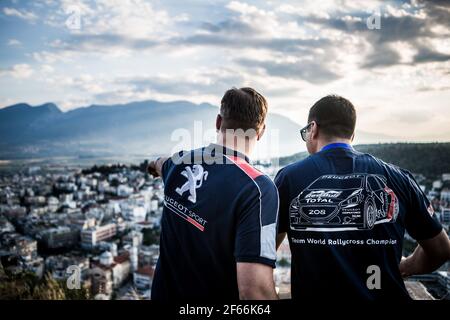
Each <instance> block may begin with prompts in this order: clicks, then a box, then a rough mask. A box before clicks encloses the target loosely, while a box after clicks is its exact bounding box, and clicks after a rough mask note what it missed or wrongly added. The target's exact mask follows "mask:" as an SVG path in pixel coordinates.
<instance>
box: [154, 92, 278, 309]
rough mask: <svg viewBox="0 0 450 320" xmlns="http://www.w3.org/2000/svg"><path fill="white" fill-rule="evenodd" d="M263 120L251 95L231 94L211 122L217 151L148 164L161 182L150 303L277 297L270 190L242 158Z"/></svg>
mask: <svg viewBox="0 0 450 320" xmlns="http://www.w3.org/2000/svg"><path fill="white" fill-rule="evenodd" d="M266 114H267V102H266V100H265V99H264V97H263V96H262V95H261V94H259V93H258V92H256V91H255V90H254V89H252V88H241V89H236V88H233V89H230V90H228V91H227V92H226V93H225V95H224V97H223V98H222V102H221V108H220V114H219V115H218V116H217V119H216V129H217V132H218V134H217V143H216V144H210V145H209V146H207V147H204V148H201V149H198V150H192V151H189V152H180V153H178V154H175V155H174V156H172V157H171V158H160V159H158V160H157V161H155V162H151V163H150V165H149V172H150V173H152V174H153V175H159V176H161V177H162V179H163V182H164V209H163V215H162V220H161V239H160V256H159V260H158V264H157V266H156V271H155V277H154V279H153V286H152V299H153V300H160V301H177V300H185V301H186V300H193V301H199V300H201V301H211V300H212V301H218V300H220V301H228V300H236V299H239V298H240V299H252V300H256V299H277V298H278V297H277V294H276V292H275V286H274V280H273V268H274V267H275V260H276V243H275V241H276V225H277V215H278V194H277V189H276V187H275V185H274V183H273V182H272V181H271V180H270V178H269V177H267V176H266V175H264V174H262V173H261V172H259V171H258V170H256V169H255V168H253V167H252V166H251V165H250V164H249V159H248V156H249V155H250V154H251V152H252V150H253V148H254V146H255V144H256V142H257V141H258V140H259V139H260V138H261V136H262V135H263V133H264V129H265V124H264V121H265V117H266Z"/></svg>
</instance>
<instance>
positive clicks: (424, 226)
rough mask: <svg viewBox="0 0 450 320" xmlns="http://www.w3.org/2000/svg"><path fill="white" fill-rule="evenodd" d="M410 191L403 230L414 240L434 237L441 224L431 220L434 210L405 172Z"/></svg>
mask: <svg viewBox="0 0 450 320" xmlns="http://www.w3.org/2000/svg"><path fill="white" fill-rule="evenodd" d="M406 179H407V183H408V187H409V189H410V199H409V203H408V204H407V205H406V214H405V228H406V231H408V233H409V235H410V236H411V237H413V238H414V239H416V240H426V239H431V238H433V237H435V236H436V235H437V234H438V233H439V232H441V230H442V226H441V224H440V223H439V222H438V221H437V220H436V219H434V218H433V214H434V210H433V207H432V206H431V204H430V201H429V200H428V199H427V197H426V196H425V194H424V193H423V191H422V189H420V187H419V185H418V184H417V182H416V180H415V179H414V178H413V176H412V175H411V174H410V173H409V172H406Z"/></svg>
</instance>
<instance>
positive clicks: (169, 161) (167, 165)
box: [161, 158, 175, 183]
mask: <svg viewBox="0 0 450 320" xmlns="http://www.w3.org/2000/svg"><path fill="white" fill-rule="evenodd" d="M173 167H175V164H174V163H173V161H172V158H167V159H166V161H164V163H163V165H162V168H161V178H162V180H163V182H164V183H166V178H167V176H168V173H169V171H170V170H171V169H172V168H173Z"/></svg>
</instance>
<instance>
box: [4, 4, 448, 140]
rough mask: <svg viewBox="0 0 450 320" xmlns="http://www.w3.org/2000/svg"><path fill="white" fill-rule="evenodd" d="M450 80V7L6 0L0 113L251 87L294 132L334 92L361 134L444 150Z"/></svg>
mask: <svg viewBox="0 0 450 320" xmlns="http://www.w3.org/2000/svg"><path fill="white" fill-rule="evenodd" d="M378 18H379V19H378ZM368 19H369V22H370V23H369V26H370V28H369V27H368V24H367V20H368ZM378 22H379V24H378ZM378 27H379V28H378ZM449 79H450V1H419V0H411V1H375V0H368V1H364V2H362V1H346V0H338V1H323V0H322V1H221V0H214V1H200V0H183V1H174V0H155V1H144V0H100V1H81V0H80V1H76V0H73V1H72V0H63V1H49V0H36V1H25V0H22V1H21V0H16V1H12V0H6V1H5V0H3V1H0V107H4V106H7V105H11V104H14V103H17V102H28V103H30V104H41V103H44V102H48V101H51V102H55V103H56V104H57V105H58V106H59V107H60V108H61V109H62V110H70V109H73V108H77V107H82V106H88V105H90V104H112V103H122V102H129V101H137V100H146V99H156V100H163V101H171V100H180V99H183V100H190V101H192V102H198V103H200V102H210V103H212V104H215V105H218V104H219V101H220V98H221V96H222V95H223V93H224V91H225V90H226V89H228V88H229V87H231V86H237V87H240V86H252V87H255V88H256V89H257V90H259V91H260V92H261V93H263V94H264V95H265V96H266V97H267V98H268V100H269V104H270V107H271V111H272V112H276V113H280V114H283V115H286V116H288V117H290V118H291V119H292V120H294V121H296V122H298V123H299V124H304V123H305V118H306V115H307V111H308V109H309V107H310V106H311V105H312V104H313V103H314V102H315V101H316V100H318V99H319V98H320V97H321V96H323V95H325V94H329V93H337V94H340V95H343V96H345V97H347V98H349V99H350V100H351V101H353V102H354V104H355V106H356V107H357V110H358V113H359V119H358V129H359V130H363V131H366V132H369V133H374V134H379V135H380V136H389V137H392V139H394V140H407V141H418V140H421V141H424V140H426V141H430V140H439V141H450V112H449V111H450V102H449V101H450V81H449Z"/></svg>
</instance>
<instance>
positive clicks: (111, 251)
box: [0, 162, 450, 300]
mask: <svg viewBox="0 0 450 320" xmlns="http://www.w3.org/2000/svg"><path fill="white" fill-rule="evenodd" d="M146 166H147V163H146V162H143V163H141V164H140V165H139V166H136V165H124V164H114V165H99V166H97V165H95V166H92V167H84V168H81V167H80V168H76V166H75V167H64V166H52V165H46V166H42V167H41V166H37V165H34V166H27V167H22V168H21V169H20V170H16V171H5V172H2V174H1V176H0V261H1V266H0V278H2V279H3V278H4V279H5V280H7V281H5V282H4V284H3V285H2V286H0V295H1V298H2V299H11V298H14V297H17V296H15V294H18V293H16V292H11V290H16V289H17V287H15V286H19V285H18V284H17V283H16V282H14V281H15V280H14V279H22V277H23V275H24V274H28V275H30V274H31V275H33V277H34V281H35V282H36V283H45V284H48V283H49V282H53V283H56V285H57V286H59V287H58V288H59V289H60V291H61V294H60V295H56V296H55V298H57V299H99V300H103V299H105V300H106V299H108V300H109V299H114V300H116V299H117V300H141V299H150V290H151V285H152V279H153V273H154V270H155V266H156V262H157V259H158V255H159V233H160V219H161V214H162V206H163V204H164V203H163V196H164V194H163V184H162V181H161V179H159V178H157V179H154V178H153V177H152V176H150V175H148V174H147V173H146ZM258 167H259V169H261V170H263V171H265V172H267V173H268V174H269V175H270V176H271V177H272V178H273V175H274V173H276V172H277V169H278V168H275V167H270V166H267V165H264V166H263V165H259V166H258ZM416 179H417V180H418V181H419V183H421V188H422V189H423V190H424V191H425V192H426V193H427V196H428V197H429V199H430V201H431V202H432V205H433V208H434V210H435V212H436V213H435V218H436V219H438V220H439V221H440V222H441V223H442V224H443V226H444V228H446V231H447V232H449V225H450V174H442V176H441V177H440V179H437V180H435V181H433V182H432V185H430V186H427V185H425V184H423V185H422V182H423V183H425V181H426V179H425V177H424V176H423V175H416ZM414 247H415V242H414V240H413V239H412V238H411V237H409V236H408V235H407V234H406V236H405V241H404V252H403V255H405V256H407V255H409V254H410V253H411V252H412V250H413V249H414ZM290 259H291V257H290V250H289V243H288V242H287V240H285V241H284V242H283V243H282V245H281V247H280V248H279V250H278V259H277V268H276V269H275V272H274V277H275V282H276V286H277V290H278V292H279V295H280V298H282V299H285V298H289V297H290V277H291V276H290ZM449 271H450V265H449V263H448V262H447V263H446V264H445V265H444V266H443V267H441V268H440V269H439V270H438V271H436V272H434V273H432V274H427V275H421V276H414V277H411V278H408V279H407V281H406V285H407V289H408V291H409V293H410V295H411V297H413V298H414V299H419V300H432V299H450V277H449ZM55 281H56V282H55ZM6 283H9V284H10V286H7V285H6ZM8 288H9V289H8ZM46 290H47V291H48V288H47V289H46ZM16 291H20V290H18V289H17V290H16ZM41 291H42V290H41ZM36 292H37V293H36ZM75 293H77V294H75ZM29 294H31V296H28V297H27V296H25V298H33V299H35V298H39V296H38V295H37V294H39V290H34V292H33V293H31V292H30V293H29ZM44 298H49V297H48V296H45V295H44Z"/></svg>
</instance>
